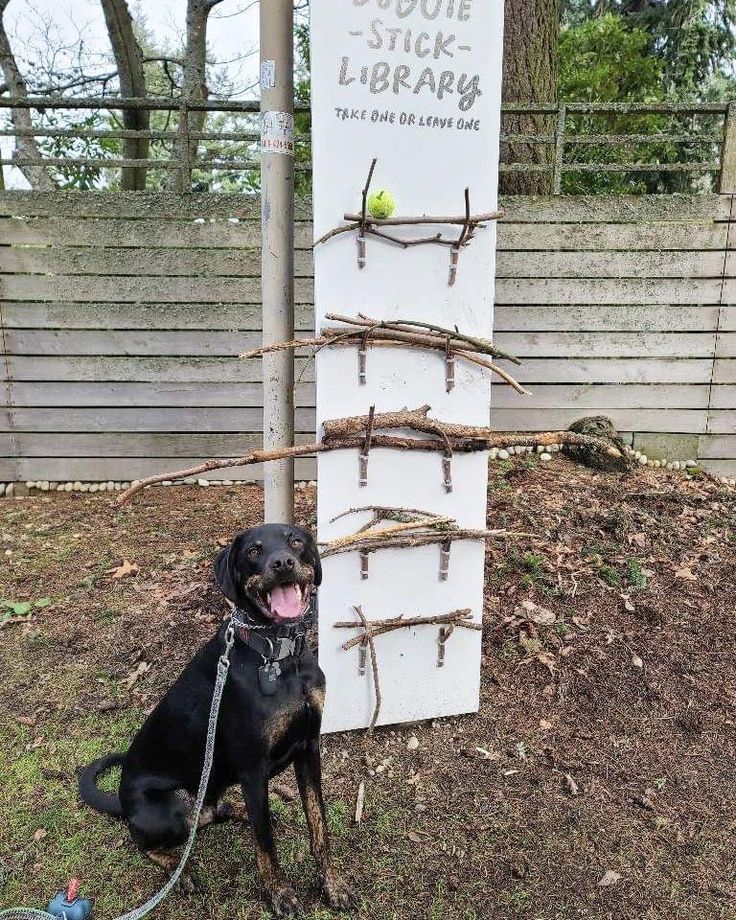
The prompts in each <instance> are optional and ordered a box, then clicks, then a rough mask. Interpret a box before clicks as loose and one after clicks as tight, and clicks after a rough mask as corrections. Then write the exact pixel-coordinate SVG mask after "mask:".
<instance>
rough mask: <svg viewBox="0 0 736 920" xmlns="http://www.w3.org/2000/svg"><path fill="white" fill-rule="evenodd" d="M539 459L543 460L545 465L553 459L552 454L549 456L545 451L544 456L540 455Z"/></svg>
mask: <svg viewBox="0 0 736 920" xmlns="http://www.w3.org/2000/svg"><path fill="white" fill-rule="evenodd" d="M539 459H540V460H542V461H543V462H544V463H547V462H548V461H549V460H551V459H552V454H548V453H547V452H546V451H545V452H544V453H543V454H540V455H539Z"/></svg>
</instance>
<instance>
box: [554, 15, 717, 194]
mask: <svg viewBox="0 0 736 920" xmlns="http://www.w3.org/2000/svg"><path fill="white" fill-rule="evenodd" d="M573 21H574V20H573ZM559 53H560V101H561V102H611V103H617V104H623V105H625V104H627V103H650V104H651V103H657V102H665V101H672V99H671V96H669V95H668V93H667V91H666V83H667V79H666V73H667V63H666V61H665V60H664V59H663V58H662V57H661V56H657V55H654V54H653V53H652V38H651V35H650V33H648V32H647V31H646V30H645V29H643V28H639V27H633V28H632V27H630V26H629V25H628V24H627V21H626V19H625V18H624V17H623V16H621V15H619V14H616V13H607V14H606V15H603V16H596V17H594V18H591V19H587V20H583V21H581V22H578V23H577V24H568V25H567V26H565V27H564V28H563V30H562V33H561V35H560V45H559ZM568 131H569V134H570V135H571V136H573V137H574V135H576V134H577V135H588V136H590V135H606V137H607V138H610V137H611V136H614V135H624V134H625V135H644V136H646V135H653V136H654V135H660V134H668V135H673V134H674V135H682V134H683V133H685V134H696V133H698V132H700V133H713V131H714V124H713V123H710V122H709V120H708V119H700V120H699V122H698V124H697V125H694V124H693V123H692V121H691V120H690V119H688V117H687V116H671V115H646V114H637V113H633V114H627V113H625V112H620V113H613V114H605V115H594V116H588V115H585V116H582V115H577V116H572V117H570V118H569V119H568ZM715 159H716V153H715V150H714V147H713V144H712V143H711V142H708V141H705V140H703V141H700V140H699V139H697V138H696V139H695V140H693V141H688V142H685V143H683V142H682V141H655V140H652V141H651V142H649V141H646V142H642V141H638V142H629V143H619V144H612V143H610V140H609V141H608V142H607V143H602V144H596V143H585V144H583V143H580V144H575V143H568V145H567V148H566V160H567V161H568V162H578V163H586V164H602V163H608V164H627V163H636V162H639V163H646V164H652V165H660V164H665V165H666V164H670V163H681V162H683V161H686V160H689V161H691V162H693V163H697V162H703V161H712V160H715ZM697 175H698V174H697V173H695V174H689V173H682V172H676V171H673V172H667V171H665V172H662V173H660V172H654V173H651V172H646V171H640V172H638V173H637V172H630V173H629V172H615V171H614V172H603V171H602V172H595V171H585V172H576V173H567V174H566V175H565V176H564V179H563V191H564V192H566V193H568V194H602V193H605V194H625V193H642V192H672V191H692V190H693V186H694V185H695V183H696V182H697V181H698V178H697ZM693 176H695V177H696V178H693Z"/></svg>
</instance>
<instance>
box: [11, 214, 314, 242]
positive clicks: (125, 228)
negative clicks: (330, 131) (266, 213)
mask: <svg viewBox="0 0 736 920" xmlns="http://www.w3.org/2000/svg"><path fill="white" fill-rule="evenodd" d="M294 237H295V239H294V243H295V246H296V247H297V249H307V250H311V248H312V241H313V233H312V225H311V224H304V223H298V224H296V227H295V229H294ZM0 240H2V242H3V243H4V244H6V245H7V244H13V245H34V246H52V245H56V244H59V243H60V242H63V244H64V245H65V246H90V247H99V248H101V247H107V246H112V247H121V246H123V247H132V248H145V247H146V246H156V247H158V248H164V247H166V248H169V247H173V248H177V249H189V248H197V249H200V248H203V247H207V248H213V249H223V248H225V249H230V248H232V249H253V248H255V247H259V246H260V245H261V225H260V222H256V221H243V222H242V223H230V222H228V221H218V222H217V223H195V222H194V221H191V222H189V223H181V222H180V223H174V222H172V221H162V220H137V221H119V220H112V219H106V220H103V219H101V220H81V219H74V218H72V219H65V218H63V217H49V218H38V219H36V218H31V219H28V220H26V219H18V218H0Z"/></svg>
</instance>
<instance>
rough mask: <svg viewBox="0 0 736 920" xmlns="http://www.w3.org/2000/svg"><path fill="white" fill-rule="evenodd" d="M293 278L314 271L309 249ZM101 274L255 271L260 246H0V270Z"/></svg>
mask: <svg viewBox="0 0 736 920" xmlns="http://www.w3.org/2000/svg"><path fill="white" fill-rule="evenodd" d="M294 273H295V277H297V278H311V277H312V276H313V274H314V271H313V265H312V254H311V253H310V252H307V251H305V250H302V249H300V250H297V251H296V252H295V254H294ZM3 274H42V275H43V274H52V275H75V276H76V275H104V276H106V277H114V276H121V277H124V276H128V277H130V276H133V277H141V276H144V275H148V276H161V277H164V278H175V277H180V276H183V277H193V278H219V277H241V278H242V277H254V278H258V277H260V274H261V250H260V247H255V246H254V247H253V248H252V249H211V248H209V249H208V248H205V247H202V248H189V249H183V250H182V249H172V248H168V249H164V248H161V247H149V246H141V247H138V248H132V247H128V248H121V247H109V248H105V249H102V248H93V247H90V246H0V275H3Z"/></svg>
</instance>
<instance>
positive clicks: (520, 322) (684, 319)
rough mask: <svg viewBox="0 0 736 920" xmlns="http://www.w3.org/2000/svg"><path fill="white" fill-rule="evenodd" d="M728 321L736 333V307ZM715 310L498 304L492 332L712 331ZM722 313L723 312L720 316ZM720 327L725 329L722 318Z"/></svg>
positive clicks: (712, 306)
mask: <svg viewBox="0 0 736 920" xmlns="http://www.w3.org/2000/svg"><path fill="white" fill-rule="evenodd" d="M725 309H726V310H731V311H732V314H731V315H732V316H733V319H731V320H730V321H729V322H730V323H731V325H733V328H734V330H736V308H725ZM718 313H719V308H718V306H717V305H716V304H713V305H711V306H687V305H684V306H683V305H681V304H680V305H677V306H671V305H670V304H667V305H650V304H647V305H644V306H642V305H639V304H614V305H611V306H603V305H601V304H571V305H565V306H560V305H558V304H554V305H552V306H547V305H545V304H517V305H513V306H512V305H509V304H499V305H498V306H497V307H496V308H495V311H494V315H493V327H494V332H495V333H496V334H497V333H499V332H510V331H513V332H563V331H566V330H569V331H578V330H579V331H581V332H595V331H597V330H598V331H603V330H606V329H609V330H612V331H616V332H627V331H628V332H661V331H662V330H663V329H664V330H667V331H671V332H678V331H683V332H685V331H692V332H713V331H715V330H716V329H718ZM725 315H726V314H725V313H724V316H725ZM721 328H722V329H725V328H729V327H728V326H727V324H726V322H725V320H723V319H722V321H721Z"/></svg>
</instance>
